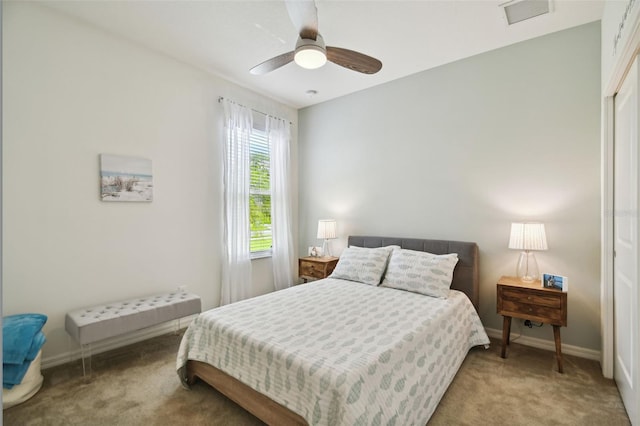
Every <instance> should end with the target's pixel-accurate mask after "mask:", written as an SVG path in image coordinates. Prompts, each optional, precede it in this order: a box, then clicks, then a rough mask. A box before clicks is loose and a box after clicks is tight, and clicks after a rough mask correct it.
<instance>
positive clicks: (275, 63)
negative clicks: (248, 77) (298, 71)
mask: <svg viewBox="0 0 640 426" xmlns="http://www.w3.org/2000/svg"><path fill="white" fill-rule="evenodd" d="M293 56H294V52H287V53H283V54H282V55H278V56H276V57H274V58H271V59H268V60H266V61H264V62H263V63H261V64H259V65H256V66H255V67H253V68H251V69H250V70H249V72H250V73H251V74H253V75H263V74H266V73H268V72H271V71H273V70H277V69H278V68H280V67H282V66H284V65H287V64H288V63H289V62H293Z"/></svg>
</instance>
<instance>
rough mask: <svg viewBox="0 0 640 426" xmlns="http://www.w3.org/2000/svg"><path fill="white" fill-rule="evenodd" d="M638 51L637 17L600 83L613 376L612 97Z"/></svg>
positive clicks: (606, 304)
mask: <svg viewBox="0 0 640 426" xmlns="http://www.w3.org/2000/svg"><path fill="white" fill-rule="evenodd" d="M638 53H640V19H636V22H634V23H633V29H632V31H631V36H630V37H629V38H628V43H626V44H625V46H624V48H623V50H622V51H621V52H620V56H619V57H618V59H617V61H616V62H615V64H614V66H613V69H612V72H611V78H610V79H609V81H608V82H607V83H606V84H603V87H602V141H601V155H602V159H601V174H602V185H601V209H602V211H601V249H600V268H601V272H600V332H601V336H602V351H601V359H600V364H601V367H602V374H603V375H604V377H606V378H608V379H613V366H614V327H613V326H614V311H613V308H614V307H613V211H614V206H613V183H614V182H613V173H614V170H613V154H614V152H613V149H614V124H615V123H614V104H613V99H614V96H615V94H616V93H617V92H618V89H619V88H620V86H621V85H622V82H623V81H624V78H625V77H626V75H627V72H628V71H629V69H630V68H631V65H632V64H633V60H634V58H635V57H636V55H638Z"/></svg>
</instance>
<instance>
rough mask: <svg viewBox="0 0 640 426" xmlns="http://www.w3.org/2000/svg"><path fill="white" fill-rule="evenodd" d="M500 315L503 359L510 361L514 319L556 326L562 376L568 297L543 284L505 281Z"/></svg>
mask: <svg viewBox="0 0 640 426" xmlns="http://www.w3.org/2000/svg"><path fill="white" fill-rule="evenodd" d="M497 292H498V301H497V311H498V313H499V314H500V315H502V316H504V320H503V323H502V353H501V356H502V358H506V357H507V345H508V344H509V336H510V334H511V318H513V317H516V318H522V319H525V320H527V319H528V320H530V321H536V322H543V323H546V324H551V325H552V326H553V337H554V340H555V343H556V360H557V361H558V371H559V372H560V373H562V372H563V371H562V344H561V342H560V327H561V326H564V327H566V325H567V293H563V292H561V291H559V290H554V289H550V288H544V287H542V284H541V283H540V281H539V280H538V281H534V282H533V283H525V282H522V281H521V280H520V279H518V278H515V277H502V278H500V279H499V280H498V286H497Z"/></svg>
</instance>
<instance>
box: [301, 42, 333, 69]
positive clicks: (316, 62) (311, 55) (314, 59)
mask: <svg viewBox="0 0 640 426" xmlns="http://www.w3.org/2000/svg"><path fill="white" fill-rule="evenodd" d="M293 60H294V61H295V62H296V64H298V65H300V66H301V67H302V68H306V69H309V70H313V69H316V68H320V67H321V66H323V65H324V64H326V63H327V54H326V53H325V50H324V49H323V48H321V47H320V46H315V45H313V44H307V45H304V46H300V47H298V48H297V49H296V53H295V56H294V59H293Z"/></svg>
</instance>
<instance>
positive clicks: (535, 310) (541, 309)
mask: <svg viewBox="0 0 640 426" xmlns="http://www.w3.org/2000/svg"><path fill="white" fill-rule="evenodd" d="M502 311H503V312H504V313H505V314H506V313H509V316H514V317H520V316H524V317H531V318H533V319H534V320H538V321H541V322H548V323H551V324H554V323H555V324H562V322H563V319H562V311H561V310H560V309H558V308H551V307H547V306H541V305H535V304H530V303H522V302H518V301H513V300H507V299H503V300H502Z"/></svg>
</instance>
